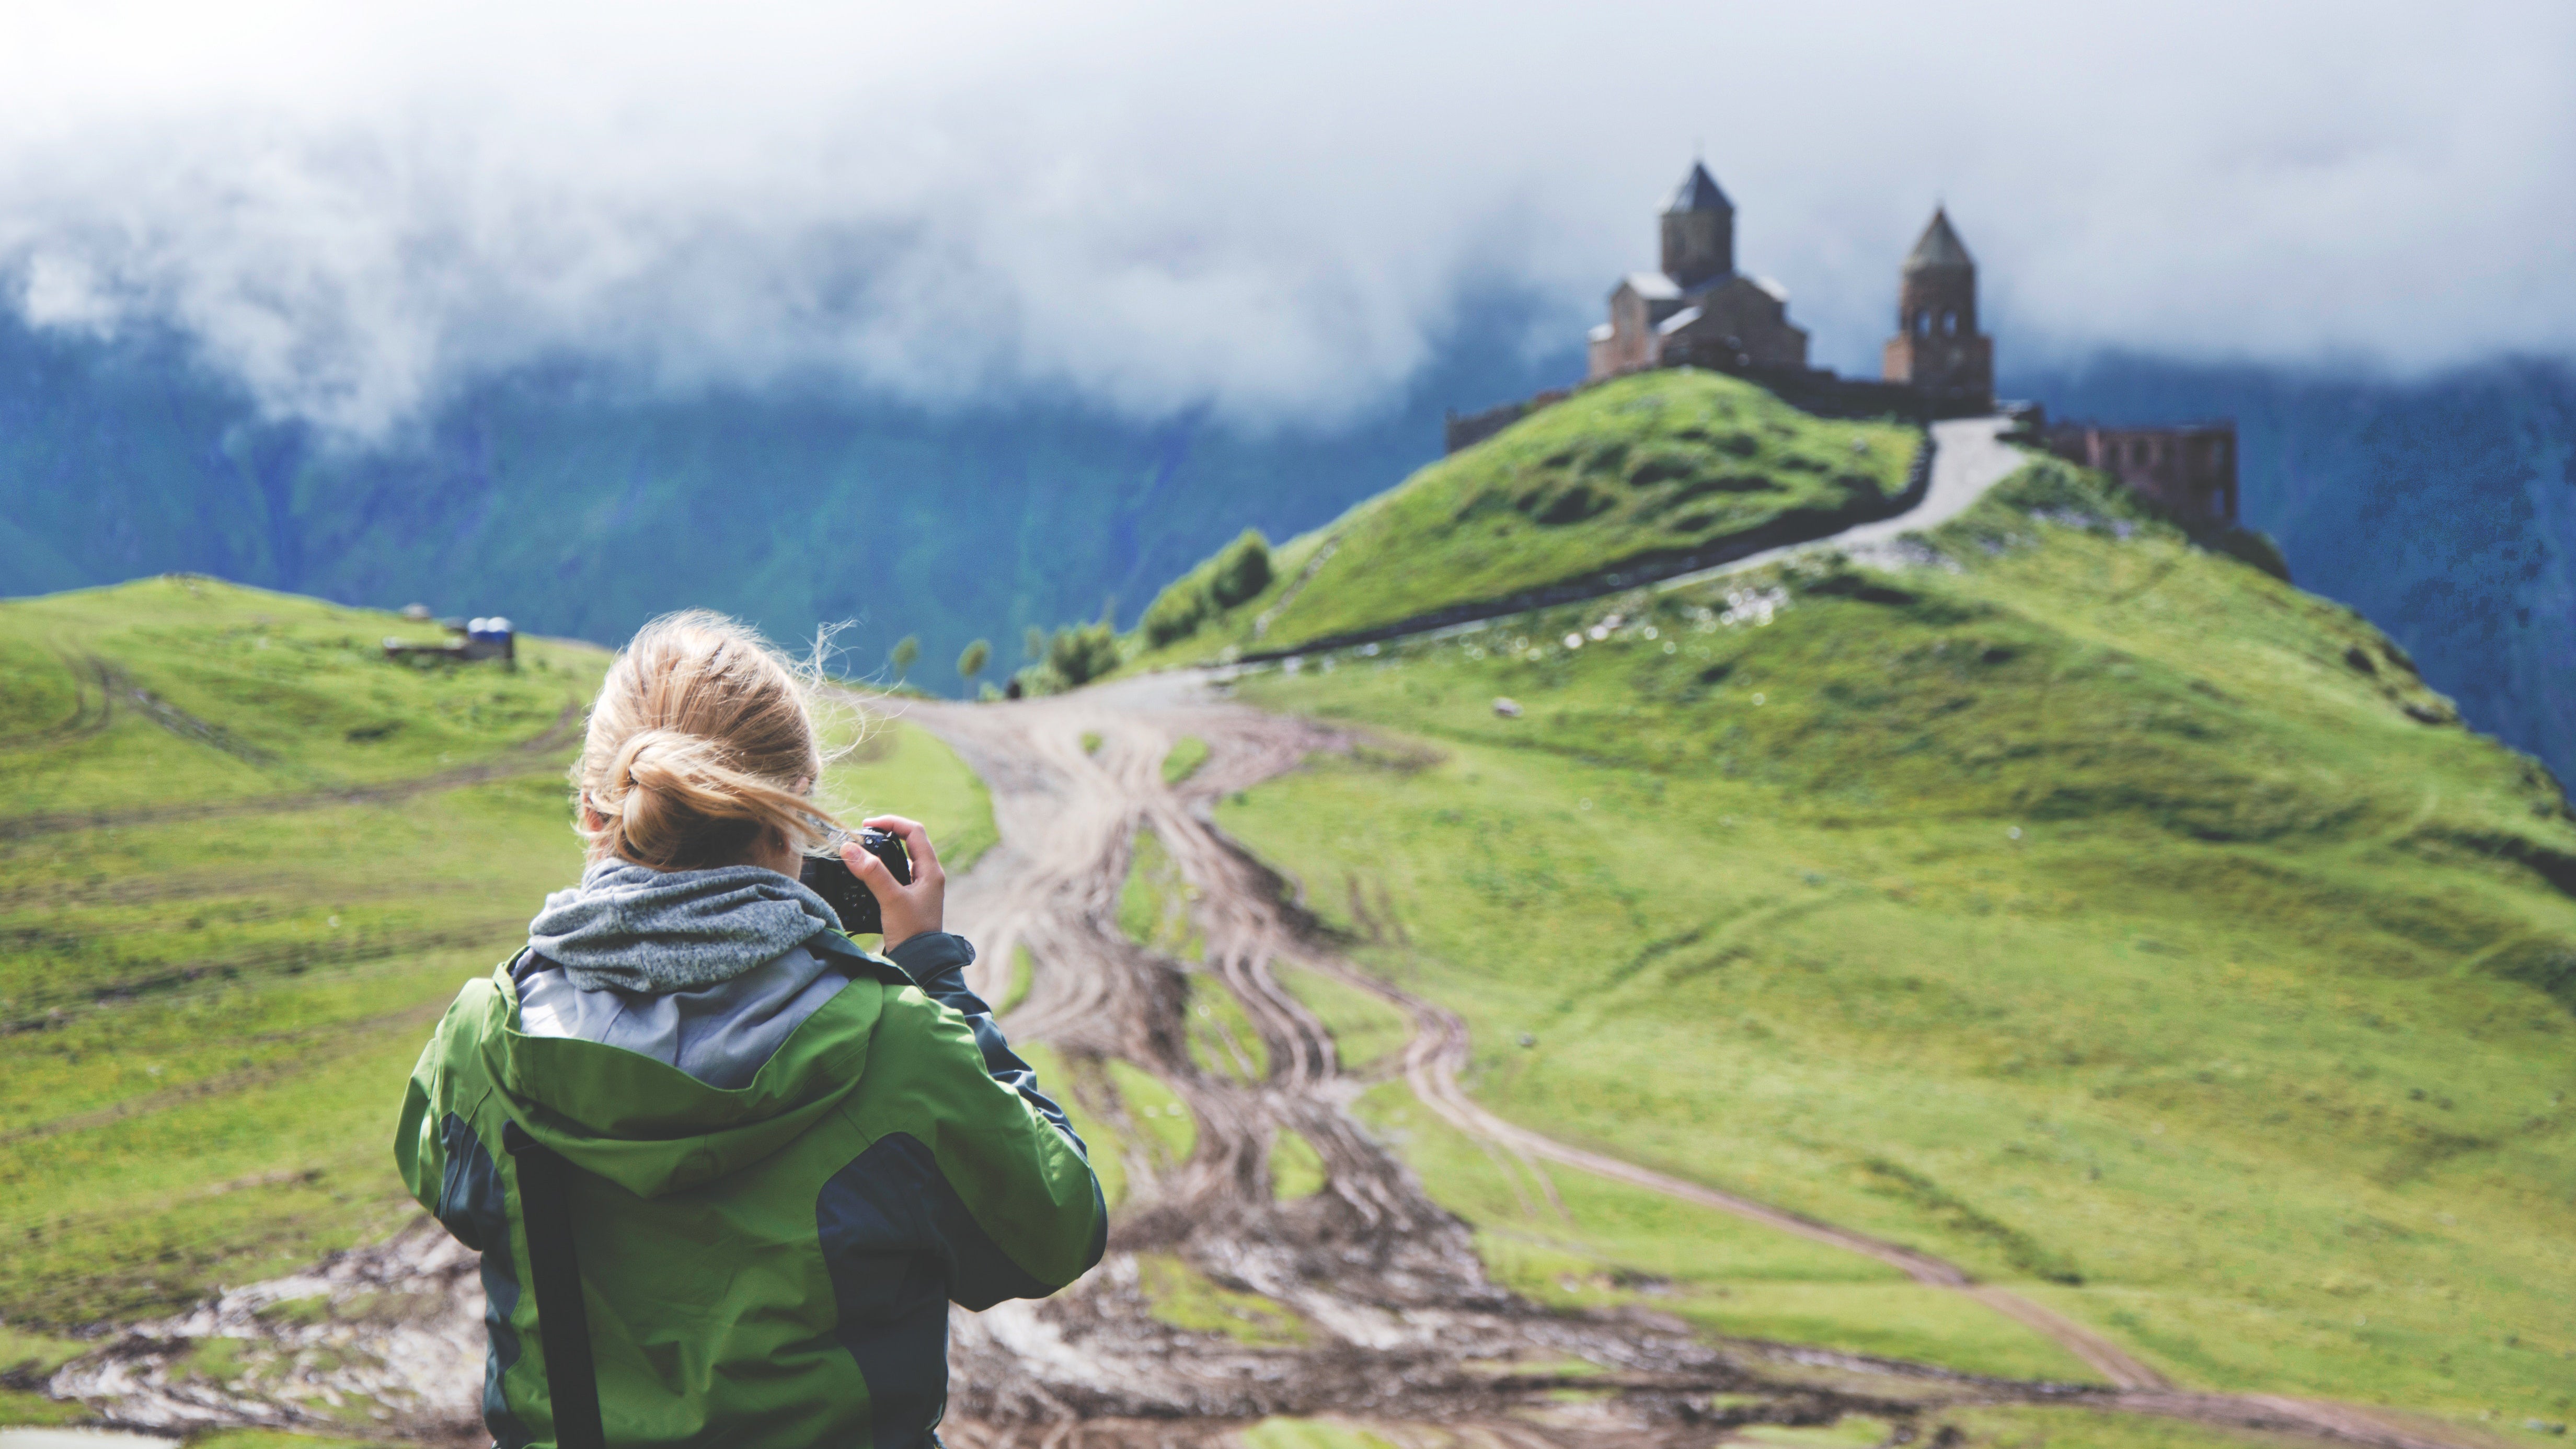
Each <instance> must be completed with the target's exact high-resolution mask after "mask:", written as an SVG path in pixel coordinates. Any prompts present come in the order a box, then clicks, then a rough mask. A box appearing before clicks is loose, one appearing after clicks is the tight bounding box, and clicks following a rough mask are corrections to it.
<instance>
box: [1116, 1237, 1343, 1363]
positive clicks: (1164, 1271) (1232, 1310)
mask: <svg viewBox="0 0 2576 1449" xmlns="http://www.w3.org/2000/svg"><path fill="white" fill-rule="evenodd" d="M1136 1287H1137V1290H1138V1291H1139V1292H1141V1293H1143V1294H1144V1295H1145V1301H1146V1302H1147V1303H1149V1304H1151V1305H1152V1312H1153V1315H1154V1317H1155V1318H1156V1319H1157V1320H1158V1321H1160V1322H1163V1323H1167V1324H1170V1325H1171V1326H1172V1327H1174V1328H1178V1329H1182V1330H1185V1331H1187V1332H1190V1333H1215V1334H1223V1335H1224V1336H1225V1337H1227V1338H1231V1339H1233V1340H1235V1341H1236V1342H1238V1343H1250V1344H1278V1345H1290V1344H1301V1343H1304V1342H1306V1340H1307V1336H1308V1335H1307V1331H1306V1323H1305V1320H1303V1319H1301V1318H1299V1317H1298V1316H1297V1315H1296V1314H1295V1313H1292V1312H1290V1311H1289V1310H1288V1309H1287V1308H1285V1307H1282V1306H1281V1305H1280V1304H1278V1303H1276V1302H1274V1301H1272V1300H1270V1299H1268V1298H1264V1297H1262V1296H1261V1295H1260V1294H1258V1293H1247V1292H1245V1291H1243V1290H1242V1289H1239V1288H1228V1287H1226V1286H1224V1285H1223V1284H1220V1283H1218V1282H1216V1281H1215V1280H1213V1279H1211V1278H1209V1277H1208V1276H1207V1275H1206V1274H1204V1273H1202V1272H1200V1271H1199V1270H1197V1269H1196V1268H1193V1267H1191V1266H1190V1265H1189V1264H1187V1263H1184V1262H1182V1261H1181V1260H1180V1259H1179V1258H1178V1257H1176V1256H1174V1255H1172V1254H1170V1253H1138V1254H1137V1255H1136Z"/></svg>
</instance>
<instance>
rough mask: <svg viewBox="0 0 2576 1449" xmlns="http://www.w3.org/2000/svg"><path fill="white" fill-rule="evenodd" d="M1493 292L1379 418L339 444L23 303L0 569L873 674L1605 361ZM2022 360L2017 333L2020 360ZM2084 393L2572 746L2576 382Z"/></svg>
mask: <svg viewBox="0 0 2576 1449" xmlns="http://www.w3.org/2000/svg"><path fill="white" fill-rule="evenodd" d="M1538 311H1539V309H1538V308H1537V306H1536V305H1535V304H1534V303H1531V302H1529V301H1527V300H1525V299H1511V298H1503V299H1499V300H1488V301H1485V302H1483V303H1480V304H1478V305H1476V306H1473V307H1470V308H1468V309H1466V310H1465V311H1464V313H1463V314H1462V316H1463V319H1464V320H1463V321H1462V323H1461V324H1460V326H1459V328H1458V329H1457V331H1456V332H1455V333H1454V334H1453V335H1452V336H1451V337H1450V338H1448V339H1447V341H1446V343H1445V344H1444V346H1443V348H1442V349H1441V352H1440V355H1439V358H1438V359H1437V360H1436V361H1435V362H1434V364H1433V365H1432V366H1431V367H1430V368H1429V369H1427V370H1426V371H1425V373H1424V374H1423V375H1422V376H1421V377H1420V378H1419V379H1418V380H1417V381H1416V382H1415V383H1414V385H1413V386H1412V387H1411V388H1410V389H1409V390H1408V391H1407V392H1406V393H1405V395H1404V396H1402V397H1400V398H1390V399H1388V401H1387V404H1386V408H1385V410H1384V411H1382V412H1381V413H1379V414H1377V415H1375V416H1373V417H1370V418H1366V419H1363V420H1360V421H1358V422H1355V423H1353V424H1351V425H1349V426H1346V427H1343V428H1340V429H1338V430H1335V431H1329V432H1320V431H1309V432H1299V431H1294V430H1283V431H1280V432H1277V433H1274V434H1270V435H1267V436H1264V435H1260V434H1256V433H1253V432H1251V431H1248V430H1245V429H1241V428H1233V427H1228V426H1225V425H1222V424H1219V423H1217V422H1214V421H1211V420H1209V419H1206V418H1203V417H1178V418H1172V419H1166V420H1162V421H1160V422H1155V423H1137V422H1133V421H1127V420H1121V419H1117V418H1112V417H1108V416H1104V415H1100V414H1097V413H1090V412H1085V411H1082V410H1079V409H1077V408H1074V407H1072V406H1070V405H1066V406H1059V407H1039V406H1031V407H1025V408H1019V409H1014V410H1007V411H984V412H958V413H953V414H945V415H934V414H930V413H926V412H923V411H921V410H920V409H917V408H911V407H907V406H902V405H898V404H893V403H889V402H884V401H868V400H864V399H859V400H853V399H849V398H844V397H835V396H832V395H829V394H826V393H823V392H820V391H797V390H779V391H775V392H771V393H765V394H761V395H758V396H753V395H746V394H709V395H704V396H699V397H694V398H659V399H654V398H637V397H633V396H630V395H627V394H625V393H623V392H621V391H620V390H618V389H615V388H611V387H608V386H606V385H604V384H603V383H601V382H600V381H598V380H597V379H595V378H589V377H585V376H583V375H581V374H580V373H578V372H577V371H576V370H573V369H569V368H563V369H555V370H552V371H546V372H535V373H530V374H527V375H522V376H514V377H511V378H507V379H503V380H500V381H496V382H492V383H488V384H486V385H484V386H482V387H480V388H478V389H476V390H474V391H472V392H471V393H469V394H467V395H466V396H464V397H463V398H461V399H459V400H457V401H456V402H454V403H452V404H450V405H449V406H448V407H446V408H445V409H443V410H442V411H441V412H439V413H438V414H437V415H436V416H435V417H433V418H431V419H429V420H428V421H426V422H425V423H423V424H422V425H420V427H419V428H418V430H417V431H416V432H415V433H414V434H412V435H410V436H408V437H406V438H405V439H403V440H401V441H399V442H397V443H394V444H391V445H388V446H387V447H385V448H383V449H380V450H378V451H375V452H372V453H365V454H357V455H347V456H343V455H338V454H334V453H332V452H331V451H330V450H328V449H327V448H326V447H325V446H324V445H323V444H322V443H321V442H320V441H319V440H318V439H316V438H315V437H314V436H313V435H312V434H310V433H309V432H308V431H306V430H305V429H303V428H301V427H299V426H296V425H292V424H281V423H274V422H266V421H262V420H261V419H260V418H259V416H258V414H257V412H256V411H255V409H254V408H253V407H252V406H251V404H250V403H249V401H248V400H247V399H246V398H244V397H243V396H242V395H240V394H239V393H238V392H237V391H235V390H233V389H230V388H228V387H227V386H225V385H223V384H222V383H220V382H218V381H216V380H214V379H212V378H210V377H208V376H207V375H206V374H205V373H204V372H203V371H202V370H201V369H199V368H197V367H195V366H193V365H191V364H190V363H188V362H187V361H186V360H185V358H184V357H183V355H182V353H181V352H180V350H179V348H178V347H177V346H176V345H175V344H171V343H168V342H166V341H156V340H152V339H137V340H127V341H120V342H115V343H101V342H97V341H92V340H87V339H81V338H74V337H69V336H65V335H61V334H54V333H45V332H35V331H31V330H29V329H28V328H26V327H25V326H23V325H22V324H20V323H18V322H17V321H15V320H14V319H6V320H0V594H5V595H24V594H33V593H41V592H45V591H47V590H52V589H60V588H70V587H78V586H81V585H87V584H99V583H110V582H115V581H118V580H122V579H128V578H133V577H136V576H138V575H144V574H152V573H160V572H164V571H169V570H192V571H198V572H204V573H210V574H215V575H219V576H221V577H225V578H230V579H236V580H240V581H242V582H246V583H253V584H259V585H262V586H266V587H272V588H282V589H292V590H296V591H300V592H305V593H312V594H318V595H321V596H324V597H328V598H332V599H336V600H340V601H343V602H349V603H370V604H380V605H398V604H402V603H407V602H411V601H412V600H415V599H417V600H420V601H423V602H426V603H429V604H431V605H432V606H433V607H435V608H437V609H439V610H440V611H441V612H443V613H454V614H475V613H500V614H507V615H509V616H510V617H511V618H512V619H514V620H515V621H517V622H518V623H519V624H521V625H522V626H523V627H525V628H529V629H534V630H539V631H543V632H549V633H556V634H564V635H573V636H578V637H583V638H589V639H594V640H600V641H603V642H606V641H614V640H616V639H618V638H620V637H622V636H623V635H624V634H625V633H626V632H628V631H629V630H631V629H632V628H633V627H634V626H635V625H636V624H638V623H640V622H641V621H642V620H644V619H645V618H647V617H650V616H651V615H652V614H654V613H657V612H660V611H662V610H664V609H669V608H674V607H679V606H681V605H686V604H705V605H709V606H711V607H716V608H722V609H726V610H729V611H731V612H734V613H738V614H741V615H743V616H745V617H748V618H752V619H755V620H757V621H759V622H760V623H761V625H762V626H763V627H765V628H767V629H769V630H770V631H771V632H773V633H775V634H778V635H780V636H782V637H788V638H794V637H798V636H801V635H803V634H804V633H806V632H807V631H808V630H810V629H812V628H813V627H814V626H815V625H816V624H818V623H824V622H830V621H838V620H843V619H852V620H856V621H857V622H858V625H859V627H858V628H856V629H855V630H853V631H852V632H851V634H850V635H849V636H848V638H849V643H850V646H851V654H850V657H849V660H848V663H849V666H850V667H852V668H854V669H857V670H862V671H864V670H870V669H875V668H878V667H880V666H881V664H882V662H883V660H884V657H885V656H884V651H885V649H886V648H887V647H888V646H890V645H891V644H893V643H894V641H895V640H896V639H898V638H899V637H901V636H903V635H905V634H909V633H917V634H919V635H920V636H921V637H922V640H923V644H924V652H923V656H922V657H923V662H922V663H921V664H920V665H918V666H916V667H915V668H914V670H913V671H912V679H913V682H914V683H916V684H919V685H922V686H924V687H927V688H931V689H934V690H942V691H954V690H955V689H957V688H958V682H957V679H956V676H955V674H954V673H953V672H952V671H951V669H950V667H949V661H951V660H953V659H954V658H955V657H956V654H957V652H958V650H959V649H961V648H962V647H963V646H964V645H965V643H966V642H967V641H968V640H969V639H972V638H975V637H978V636H982V637H987V638H990V639H992V640H994V641H995V643H996V645H997V646H998V649H997V654H998V657H997V658H996V660H995V661H994V672H995V673H996V674H998V673H1002V672H1006V671H1007V670H1008V669H1009V668H1010V667H1011V666H1012V665H1013V664H1014V663H1015V662H1016V661H1017V657H1018V650H1017V648H1016V647H1015V642H1016V640H1017V639H1018V637H1019V635H1020V633H1021V631H1022V630H1024V629H1025V628H1027V627H1028V626H1031V625H1040V626H1044V625H1052V624H1055V623H1059V622H1062V621H1065V620H1068V619H1075V618H1089V617H1092V616H1094V615H1096V614H1097V613H1098V612H1099V611H1100V609H1101V607H1102V605H1103V602H1104V601H1105V600H1111V599H1114V600H1115V602H1116V609H1117V612H1118V615H1119V617H1120V620H1121V621H1122V622H1132V621H1133V620H1134V619H1135V618H1136V616H1137V614H1138V613H1139V612H1141V611H1142V609H1143V608H1144V606H1145V605H1146V603H1147V602H1148V601H1149V600H1150V599H1151V598H1152V597H1153V594H1154V591H1155V590H1156V589H1157V588H1159V587H1160V586H1161V585H1162V584H1164V583H1165V582H1166V581H1168V580H1170V579H1172V578H1174V577H1176V576H1178V575H1179V574H1180V573H1182V572H1183V571H1184V570H1186V569H1187V568H1188V567H1189V566H1190V565H1191V564H1192V563H1194V562H1195V561H1197V560H1199V559H1201V558H1204V557H1206V556H1207V555H1208V554H1210V553H1211V552H1213V551H1214V550H1215V549H1216V548H1217V547H1218V546H1219V545H1220V544H1222V543H1223V542H1224V541H1225V540H1226V539H1228V538H1231V537H1233V536H1234V535H1235V533H1236V532H1238V531H1239V530H1240V529H1242V528H1243V527H1244V526H1245V525H1246V524H1247V523H1250V524H1252V525H1254V526H1257V527H1259V528H1261V529H1263V530H1264V531H1265V532H1267V533H1268V534H1269V535H1270V536H1271V537H1272V538H1274V539H1284V538H1287V537H1290V536H1292V535H1294V534H1296V533H1299V532H1302V531H1304V530H1306V529H1309V528H1313V527H1315V526H1317V525H1320V524H1322V523H1324V522H1326V521H1327V520H1329V519H1331V518H1333V517H1334V516H1336V515H1338V514H1340V513H1341V512H1342V511H1343V510H1345V509H1347V508H1349V507H1350V506H1351V505H1353V504H1355V503H1357V502H1359V501H1360V500H1362V499H1364V498H1367V497H1369V496H1371V495H1373V494H1376V493H1378V492H1381V491H1383V490H1384V489H1386V488H1387V487H1389V486H1391V485H1392V484H1394V483H1395V482H1397V481H1398V480H1400V479H1401V478H1403V477H1404V476H1405V475H1406V474H1408V473H1410V472H1411V471H1412V470H1414V469H1415V468H1417V467H1420V466H1422V465H1424V464H1426V463H1430V462H1432V461H1434V460H1436V459H1437V457H1438V456H1439V452H1440V427H1441V420H1442V414H1443V412H1444V410H1445V409H1448V408H1460V409H1467V408H1477V407H1483V406H1486V405H1488V404H1491V403H1494V402H1497V401H1501V400H1504V399H1509V398H1514V397H1523V396H1527V395H1528V394H1530V393H1531V392H1533V391H1535V390H1537V389H1538V388H1540V387H1542V386H1546V385H1550V384H1555V383H1561V382H1563V381H1565V380H1566V379H1568V378H1570V377H1571V376H1573V375H1575V374H1577V373H1579V371H1580V370H1581V365H1582V364H1581V359H1580V358H1579V357H1578V356H1576V355H1575V354H1573V353H1572V352H1571V351H1568V352H1566V353H1564V354H1561V355H1543V356H1532V355H1531V354H1530V353H1528V352H1527V350H1526V349H1525V348H1524V347H1523V346H1522V342H1521V339H1523V338H1525V337H1527V336H1528V335H1530V328H1529V326H1528V324H1529V322H1530V319H1531V318H1532V317H1533V316H1535V315H1537V313H1538ZM2007 360H2009V359H2007ZM2001 389H2002V391H2003V392H2005V393H2006V395H2009V396H2022V397H2036V398H2039V399H2042V400H2043V401H2045V402H2046V403H2047V404H2048V405H2049V407H2050V410H2051V412H2052V413H2054V414H2057V415H2060V416H2082V415H2093V416H2099V417H2103V418H2108V419H2117V420H2124V421H2158V420H2172V419H2180V418H2188V417H2196V416H2204V415H2209V414H2221V413H2223V414H2230V415H2233V416H2235V417H2236V418H2237V420H2238V424H2239V428H2240V430H2241V437H2242V440H2243V475H2244V476H2243V500H2244V515H2245V521H2246V522H2247V523H2248V525H2250V526H2252V527H2256V528H2260V529H2263V530H2265V531H2267V532H2269V533H2271V534H2272V535H2273V536H2275V537H2276V538H2278V539H2279V540H2280V542H2281V544H2282V546H2283V548H2284V550H2285V551H2286V552H2287V554H2288V555H2289V559H2290V564H2291V568H2292V570H2293V572H2294V574H2295V575H2296V577H2297V578H2298V581H2299V582H2300V584H2301V585H2302V586H2303V587H2306V588H2310V589H2313V590H2315V591H2317V592H2320V593H2323V594H2326V595H2328V596H2329V597H2332V598H2336V599H2339V600H2342V601H2343V602H2346V603H2349V604H2351V605H2353V606H2354V607H2356V608H2359V609H2360V610H2361V611H2362V612H2363V613H2365V614H2367V615H2368V616H2369V617H2370V618H2372V619H2373V620H2374V621H2375V622H2377V623H2379V624H2380V625H2381V626H2382V627H2383V628H2385V629H2386V630H2387V631H2388V632H2389V633H2390V634H2391V635H2393V636H2394V637H2396V638H2397V639H2398V640H2399V641H2400V642H2402V643H2403V644H2405V645H2406V646H2407V648H2408V649H2410V650H2411V651H2412V652H2413V653H2414V654H2415V655H2416V657H2417V659H2418V661H2419V662H2420V663H2421V665H2422V666H2423V669H2424V673H2425V676H2426V678H2427V680H2428V681H2430V682H2431V683H2432V684H2433V685H2434V686H2435V687H2436V688H2438V689H2440V690H2442V691H2443V692H2444V693H2446V694H2449V695H2451V696H2452V697H2454V698H2456V699H2458V700H2459V701H2460V704H2461V707H2462V709H2463V710H2464V711H2465V712H2466V713H2467V715H2468V717H2469V719H2470V720H2471V721H2472V722H2473V723H2474V724H2475V725H2476V726H2477V727H2478V728H2480V729H2483V730H2487V731H2490V732H2492V733H2494V734H2496V735H2498V736H2500V737H2501V738H2503V739H2504V740H2506V741H2507V742H2509V743H2511V744H2514V745H2516V746H2518V747H2520V748H2523V749H2525V750H2529V751H2531V752H2533V753H2535V754H2538V755H2539V756H2541V757H2542V758H2543V759H2545V760H2547V761H2548V762H2549V763H2550V764H2551V765H2552V766H2553V767H2554V768H2555V769H2557V770H2558V772H2559V773H2560V774H2561V775H2562V776H2564V775H2567V774H2569V773H2570V772H2571V771H2576V670H2571V669H2569V667H2568V665H2569V662H2570V660H2569V655H2570V651H2571V647H2576V476H2571V468H2576V461H2571V459H2576V371H2572V370H2571V369H2570V368H2569V367H2568V366H2567V365H2566V364H2563V363H2547V362H2499V363H2494V364H2490V365H2488V366H2484V367H2479V368H2472V369H2467V370H2463V371H2459V372H2455V373H2450V374H2446V375H2443V376H2441V377H2436V378H2433V379H2429V380H2425V381H2421V382H2412V383H2385V382H2369V381H2350V380H2336V379H2331V378H2321V377H2316V376H2310V375H2302V374H2297V373H2293V372H2289V371H2284V370H2279V369H2265V368H2254V367H2238V368H2226V367H2211V366H2194V365H2186V364H2178V363H2172V362H2167V361H2160V360H2155V359H2148V358H2132V357H2114V358H2108V359H2102V360H2097V361H2096V362H2094V363H2092V364H2090V365H2087V366H2084V367H2080V368H2079V367H2065V368H2055V369H2043V368H2032V369H2022V370H2019V371H2014V370H2010V369H2008V370H2007V371H2006V374H2005V376H2004V378H2003V379H2002V382H2001Z"/></svg>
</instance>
